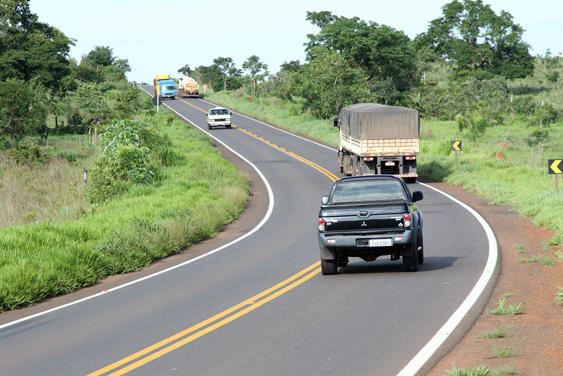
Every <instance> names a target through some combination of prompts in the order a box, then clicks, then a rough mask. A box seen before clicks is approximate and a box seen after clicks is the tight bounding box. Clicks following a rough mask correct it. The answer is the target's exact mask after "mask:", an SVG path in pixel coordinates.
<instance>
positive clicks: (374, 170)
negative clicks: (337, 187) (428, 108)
mask: <svg viewBox="0 0 563 376" xmlns="http://www.w3.org/2000/svg"><path fill="white" fill-rule="evenodd" d="M334 125H335V126H337V127H339V128H340V142H339V148H338V166H339V167H340V172H341V173H343V174H344V175H348V176H350V175H351V176H358V175H380V174H390V175H395V176H399V177H402V178H403V179H405V181H407V182H415V181H416V178H417V177H418V174H417V171H416V160H417V157H418V152H419V132H420V116H419V113H418V111H417V110H414V109H411V108H406V107H398V106H387V105H382V104H376V103H360V104H354V105H351V106H346V107H343V108H342V110H341V112H340V118H336V119H334Z"/></svg>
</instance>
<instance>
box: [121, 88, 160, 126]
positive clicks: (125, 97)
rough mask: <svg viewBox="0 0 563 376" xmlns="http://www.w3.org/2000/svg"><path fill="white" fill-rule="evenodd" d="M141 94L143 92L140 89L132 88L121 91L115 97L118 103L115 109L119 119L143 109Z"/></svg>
mask: <svg viewBox="0 0 563 376" xmlns="http://www.w3.org/2000/svg"><path fill="white" fill-rule="evenodd" d="M140 94H141V92H140V91H139V90H138V89H135V88H132V87H128V88H127V89H125V90H120V91H119V92H118V93H117V95H116V97H115V102H116V103H115V106H114V108H113V109H114V110H115V111H117V114H116V115H117V117H119V118H126V117H129V116H130V115H131V114H133V113H134V112H135V111H136V110H138V109H139V107H141V98H140ZM151 108H152V107H151Z"/></svg>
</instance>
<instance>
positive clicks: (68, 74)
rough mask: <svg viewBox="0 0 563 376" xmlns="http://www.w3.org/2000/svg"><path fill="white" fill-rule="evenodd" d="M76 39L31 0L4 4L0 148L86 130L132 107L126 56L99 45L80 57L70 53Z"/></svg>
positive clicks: (0, 34) (0, 5)
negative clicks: (50, 118)
mask: <svg viewBox="0 0 563 376" xmlns="http://www.w3.org/2000/svg"><path fill="white" fill-rule="evenodd" d="M74 44H75V41H74V40H73V39H71V38H69V37H67V36H66V35H65V34H64V33H63V32H62V31H60V30H58V29H57V28H55V27H53V26H50V25H48V24H46V23H43V22H39V20H38V16H37V15H36V14H34V13H32V12H31V10H30V5H29V0H6V1H2V2H1V3H0V149H5V148H10V147H14V146H16V145H17V144H18V142H19V141H20V140H22V139H23V138H24V137H25V136H29V135H38V134H40V135H42V136H44V137H46V136H47V135H48V133H49V131H50V132H64V131H68V132H76V131H85V130H86V129H87V128H88V127H89V126H90V125H92V124H96V123H102V122H103V121H104V119H106V118H107V117H108V116H110V115H112V116H118V117H119V113H123V112H127V111H129V110H131V109H132V108H133V107H134V105H135V103H134V102H135V101H137V100H138V94H137V93H136V91H134V90H130V88H129V86H130V85H129V84H128V83H127V81H126V77H125V74H126V73H127V72H128V71H130V70H131V68H130V67H129V63H128V60H127V59H121V58H118V57H116V56H115V55H114V52H113V49H112V48H111V47H109V46H96V47H95V48H94V49H93V50H92V51H90V52H89V53H88V54H86V55H84V56H82V58H81V59H80V61H76V60H74V59H71V58H70V56H69V52H70V48H71V46H73V45H74ZM117 88H119V89H120V90H119V92H116V91H115V89H117ZM48 114H54V115H55V116H56V117H55V122H56V126H57V128H56V129H54V130H53V129H51V130H49V129H47V127H46V119H47V115H48ZM71 126H72V127H71Z"/></svg>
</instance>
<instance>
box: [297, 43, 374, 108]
mask: <svg viewBox="0 0 563 376" xmlns="http://www.w3.org/2000/svg"><path fill="white" fill-rule="evenodd" d="M314 54H315V60H314V61H313V62H312V63H310V64H306V65H304V66H303V67H302V68H301V74H299V75H296V76H295V78H294V79H295V81H296V82H294V85H295V86H296V87H300V90H299V94H300V95H301V96H303V97H304V98H305V99H306V100H307V102H306V105H305V108H306V109H309V110H311V112H312V113H313V114H314V115H315V116H317V117H320V118H329V117H331V116H333V115H336V114H338V112H339V111H340V109H341V108H342V107H343V106H347V105H350V104H354V103H362V102H369V101H371V100H373V94H372V93H371V92H370V87H369V79H368V77H367V75H366V73H365V71H364V70H363V69H361V68H359V67H356V66H353V65H350V64H349V62H348V61H347V59H345V58H344V57H343V56H342V55H341V54H339V53H338V52H336V51H331V50H328V49H326V48H323V47H316V48H315V51H314Z"/></svg>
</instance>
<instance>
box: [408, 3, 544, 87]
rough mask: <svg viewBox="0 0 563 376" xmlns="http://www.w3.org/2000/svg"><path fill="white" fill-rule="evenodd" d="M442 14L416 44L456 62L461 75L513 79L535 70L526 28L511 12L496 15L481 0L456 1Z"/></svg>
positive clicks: (527, 74) (444, 8) (447, 5)
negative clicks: (516, 20) (524, 35)
mask: <svg viewBox="0 0 563 376" xmlns="http://www.w3.org/2000/svg"><path fill="white" fill-rule="evenodd" d="M442 14H443V15H442V17H440V18H436V19H434V20H432V21H431V22H430V27H429V28H428V31H427V32H426V33H422V34H420V35H418V36H417V38H416V45H417V46H418V48H419V49H423V48H430V49H431V50H432V51H434V52H435V53H437V54H438V55H440V56H441V57H442V58H444V59H448V60H451V61H453V62H455V64H456V65H457V71H458V75H460V76H465V75H468V74H469V75H472V76H475V77H478V78H490V77H491V76H492V75H496V74H498V75H502V76H503V77H505V78H507V79H514V78H523V77H526V76H529V75H531V74H532V73H533V71H534V64H533V58H532V56H531V55H530V53H529V52H528V49H529V46H528V44H526V43H525V42H524V41H523V40H522V33H523V32H524V29H522V27H521V26H520V25H518V24H516V23H514V22H513V20H512V15H510V13H508V12H506V11H501V12H500V14H498V15H497V14H496V13H495V12H494V11H493V10H492V9H491V7H490V5H487V4H483V2H482V1H481V0H462V1H457V0H456V1H452V2H451V3H448V4H446V5H444V6H443V7H442Z"/></svg>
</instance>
